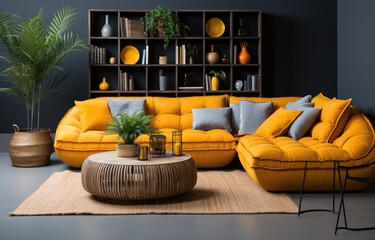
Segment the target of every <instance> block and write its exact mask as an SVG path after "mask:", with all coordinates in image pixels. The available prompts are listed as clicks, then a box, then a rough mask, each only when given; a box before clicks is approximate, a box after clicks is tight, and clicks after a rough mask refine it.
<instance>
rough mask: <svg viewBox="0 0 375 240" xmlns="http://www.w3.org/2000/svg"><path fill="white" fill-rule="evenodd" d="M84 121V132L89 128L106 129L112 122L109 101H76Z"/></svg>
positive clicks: (80, 116)
mask: <svg viewBox="0 0 375 240" xmlns="http://www.w3.org/2000/svg"><path fill="white" fill-rule="evenodd" d="M75 104H76V106H77V109H78V112H79V118H80V120H81V122H82V126H83V128H82V132H87V131H89V130H97V131H105V130H107V129H108V123H110V122H112V115H111V112H110V111H109V107H108V104H107V102H102V101H75Z"/></svg>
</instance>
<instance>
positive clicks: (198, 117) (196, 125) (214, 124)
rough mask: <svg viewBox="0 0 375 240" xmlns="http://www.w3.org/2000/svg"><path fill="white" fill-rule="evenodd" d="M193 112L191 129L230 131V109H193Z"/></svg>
mask: <svg viewBox="0 0 375 240" xmlns="http://www.w3.org/2000/svg"><path fill="white" fill-rule="evenodd" d="M192 112H193V129H199V130H205V131H207V130H211V129H225V130H227V131H229V132H230V131H232V128H231V126H230V115H231V108H229V107H227V108H195V109H193V110H192Z"/></svg>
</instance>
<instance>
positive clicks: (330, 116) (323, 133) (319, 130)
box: [311, 98, 352, 143]
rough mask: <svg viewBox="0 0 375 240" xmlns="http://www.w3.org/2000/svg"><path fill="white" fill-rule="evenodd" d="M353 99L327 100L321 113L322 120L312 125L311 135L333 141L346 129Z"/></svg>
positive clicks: (322, 140) (321, 140) (322, 139)
mask: <svg viewBox="0 0 375 240" xmlns="http://www.w3.org/2000/svg"><path fill="white" fill-rule="evenodd" d="M351 101H352V99H351V98H349V99H347V100H340V99H336V98H333V99H331V100H329V101H327V102H326V103H325V104H324V106H323V108H322V112H321V114H320V120H319V121H318V122H317V123H316V124H315V125H314V126H313V127H312V129H311V136H312V137H313V138H315V139H318V140H319V141H320V142H324V143H326V142H329V143H332V142H333V141H334V140H335V139H336V138H337V137H338V136H339V135H340V134H341V133H342V131H343V130H344V128H345V125H346V122H347V120H348V117H349V114H350V103H351Z"/></svg>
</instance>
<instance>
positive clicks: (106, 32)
mask: <svg viewBox="0 0 375 240" xmlns="http://www.w3.org/2000/svg"><path fill="white" fill-rule="evenodd" d="M110 36H112V27H111V25H109V16H108V15H105V24H104V26H103V27H102V37H110Z"/></svg>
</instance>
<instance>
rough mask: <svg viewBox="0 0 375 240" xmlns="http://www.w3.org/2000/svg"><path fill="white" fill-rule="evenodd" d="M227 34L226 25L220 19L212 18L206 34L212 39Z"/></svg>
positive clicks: (207, 24)
mask: <svg viewBox="0 0 375 240" xmlns="http://www.w3.org/2000/svg"><path fill="white" fill-rule="evenodd" d="M224 32H225V24H224V22H223V21H221V19H219V18H211V19H210V20H208V21H207V23H206V33H207V34H208V35H209V36H210V37H220V36H221V35H223V34H224Z"/></svg>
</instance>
